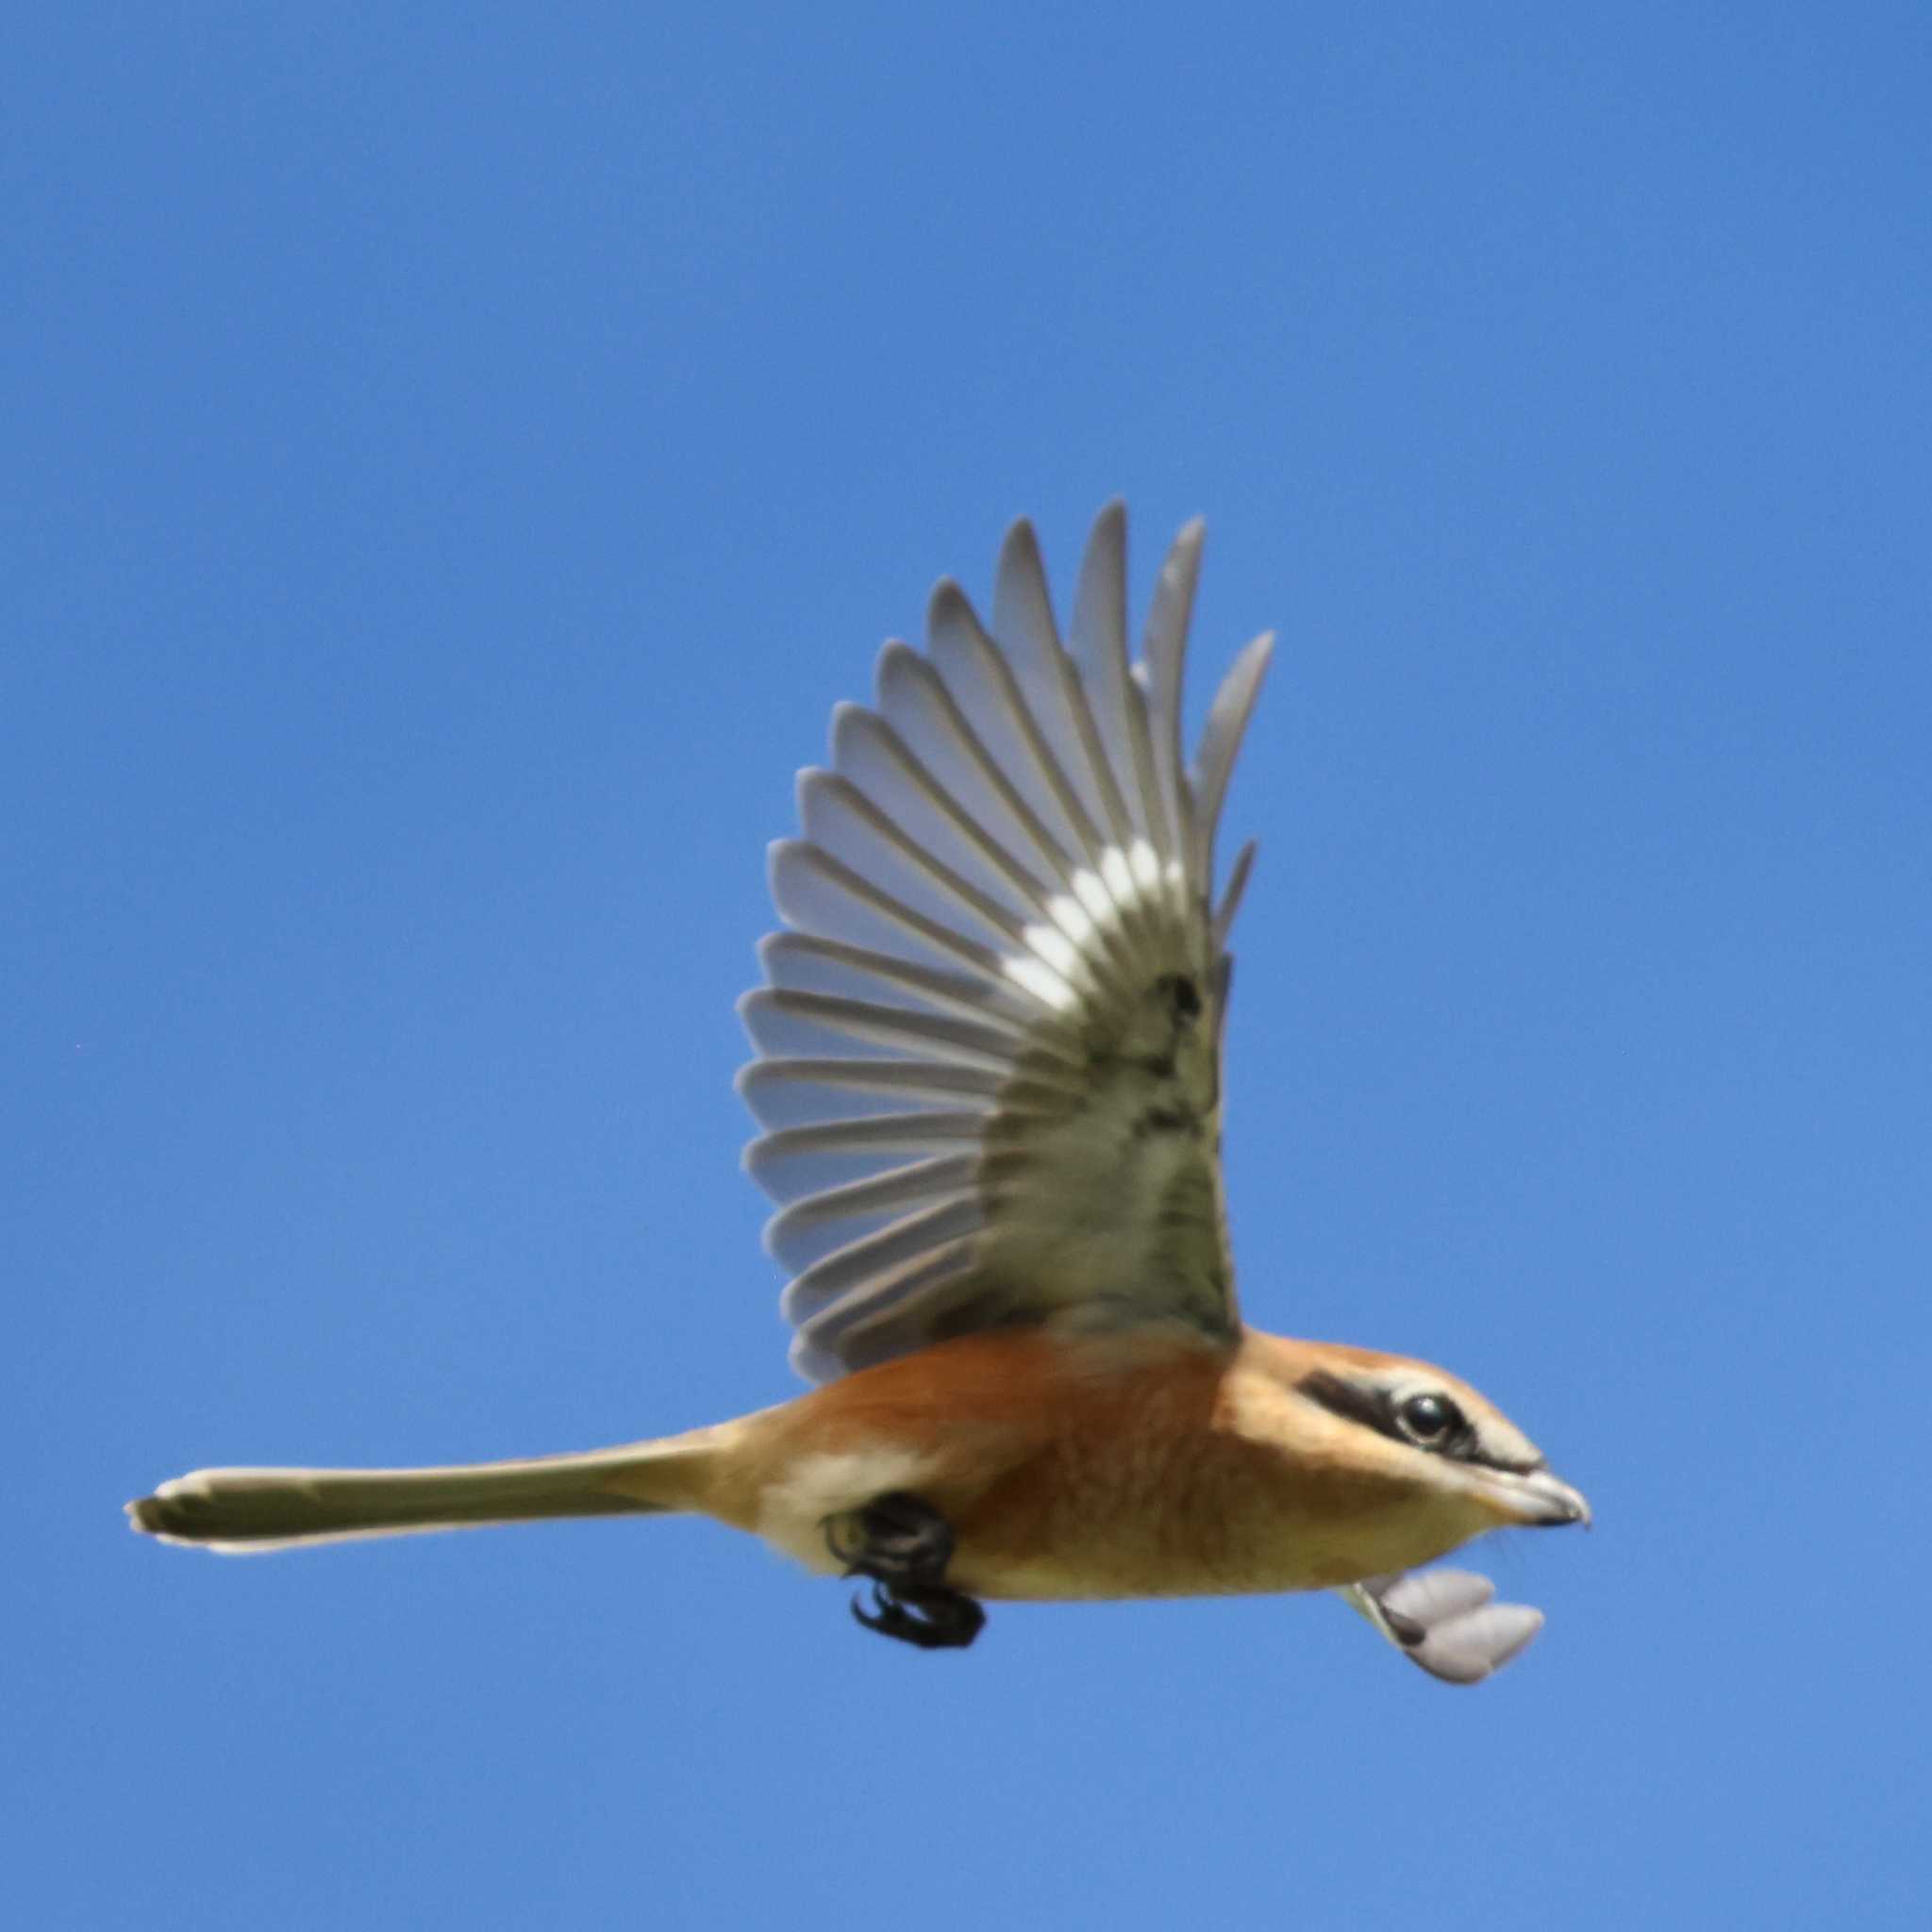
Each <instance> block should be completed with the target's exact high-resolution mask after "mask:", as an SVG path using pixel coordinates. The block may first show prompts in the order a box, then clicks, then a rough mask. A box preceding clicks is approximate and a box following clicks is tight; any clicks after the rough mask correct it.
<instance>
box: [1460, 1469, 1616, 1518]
mask: <svg viewBox="0 0 1932 1932" xmlns="http://www.w3.org/2000/svg"><path fill="white" fill-rule="evenodd" d="M1482 1474H1483V1480H1482V1485H1481V1487H1482V1493H1483V1495H1484V1497H1485V1499H1486V1500H1487V1501H1488V1502H1489V1503H1490V1504H1491V1507H1494V1508H1495V1509H1496V1511H1497V1512H1498V1513H1499V1514H1500V1515H1501V1516H1502V1518H1503V1520H1504V1521H1505V1522H1506V1523H1509V1524H1515V1525H1516V1526H1518V1527H1519V1528H1523V1529H1552V1528H1556V1527H1557V1526H1558V1525H1560V1524H1566V1523H1580V1524H1583V1526H1584V1528H1586V1529H1588V1528H1589V1527H1590V1522H1591V1517H1590V1505H1589V1504H1588V1503H1587V1502H1586V1501H1585V1500H1584V1497H1583V1492H1582V1491H1580V1490H1573V1489H1572V1488H1571V1487H1570V1485H1569V1484H1568V1483H1566V1482H1563V1481H1562V1480H1560V1479H1559V1478H1558V1477H1557V1476H1554V1475H1552V1474H1550V1472H1549V1471H1548V1470H1546V1469H1531V1470H1524V1471H1522V1472H1520V1473H1519V1472H1518V1471H1515V1470H1504V1469H1486V1470H1484V1471H1483V1473H1482Z"/></svg>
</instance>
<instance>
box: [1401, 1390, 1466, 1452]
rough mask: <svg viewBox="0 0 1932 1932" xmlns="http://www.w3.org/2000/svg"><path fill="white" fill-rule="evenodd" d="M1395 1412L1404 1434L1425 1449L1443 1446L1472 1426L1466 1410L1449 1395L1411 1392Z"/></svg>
mask: <svg viewBox="0 0 1932 1932" xmlns="http://www.w3.org/2000/svg"><path fill="white" fill-rule="evenodd" d="M1395 1415H1396V1420H1397V1421H1398V1422H1400V1423H1401V1424H1402V1430H1403V1433H1404V1434H1405V1435H1406V1436H1407V1437H1408V1439H1409V1440H1410V1441H1413V1442H1419V1443H1421V1445H1422V1446H1423V1447H1424V1449H1434V1448H1437V1447H1439V1446H1440V1445H1441V1443H1443V1442H1446V1441H1448V1440H1449V1439H1450V1437H1452V1436H1454V1435H1456V1434H1457V1433H1458V1432H1459V1431H1460V1430H1462V1429H1466V1428H1467V1427H1468V1426H1469V1424H1467V1423H1466V1422H1465V1421H1464V1420H1463V1415H1462V1411H1461V1410H1460V1409H1459V1408H1457V1406H1456V1405H1455V1404H1454V1403H1453V1402H1451V1401H1450V1400H1449V1398H1448V1397H1447V1396H1446V1395H1411V1396H1410V1397H1409V1398H1408V1400H1407V1402H1405V1403H1403V1404H1402V1406H1401V1407H1399V1408H1397V1410H1396V1411H1395Z"/></svg>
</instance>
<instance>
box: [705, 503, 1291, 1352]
mask: <svg viewBox="0 0 1932 1932" xmlns="http://www.w3.org/2000/svg"><path fill="white" fill-rule="evenodd" d="M1201 535H1202V531H1201V525H1199V524H1198V523H1194V524H1191V525H1188V527H1187V528H1186V529H1184V530H1183V531H1182V532H1181V533H1180V535H1179V537H1178V538H1177V539H1176V540H1175V541H1174V547H1173V548H1172V549H1171V550H1170V551H1169V553H1168V556H1167V559H1166V562H1165V563H1164V565H1163V566H1162V569H1161V572H1160V577H1159V582H1158V588H1157V590H1156V592H1155V598H1154V606H1153V609H1152V610H1151V612H1150V613H1149V615H1148V619H1147V623H1146V627H1145V630H1144V633H1143V635H1142V641H1141V659H1140V661H1139V662H1138V663H1133V662H1130V661H1129V656H1128V644H1127V612H1126V518H1125V513H1124V510H1123V509H1122V508H1121V506H1120V505H1118V504H1112V505H1109V506H1108V508H1106V509H1104V510H1103V511H1102V512H1101V514H1100V516H1099V518H1098V520H1097V521H1096V523H1095V524H1094V526H1093V533H1092V536H1091V539H1090V540H1089V542H1088V545H1087V553H1086V557H1085V559H1084V561H1083V562H1082V565H1081V569H1080V579H1079V588H1078V591H1077V592H1076V595H1075V598H1074V616H1073V623H1072V625H1071V628H1070V631H1069V633H1068V636H1067V638H1066V640H1065V641H1062V639H1061V636H1060V632H1059V630H1058V625H1056V623H1055V621H1054V614H1053V607H1052V604H1051V602H1050V601H1049V598H1048V595H1047V587H1046V575H1045V572H1044V570H1043V569H1042V567H1041V559H1040V549H1039V544H1038V542H1037V541H1036V540H1035V537H1034V534H1033V528H1032V525H1030V524H1027V523H1025V522H1024V521H1023V522H1021V523H1018V524H1015V525H1013V527H1012V528H1011V529H1010V530H1009V531H1008V533H1007V539H1006V542H1005V544H1004V546H1003V547H1002V549H1001V553H1000V560H999V570H998V576H997V581H996V587H995V590H994V592H993V610H992V623H991V628H990V629H989V628H988V627H986V626H984V625H982V624H981V623H980V620H979V619H978V617H977V616H976V615H975V614H974V609H973V607H972V606H971V605H970V604H969V603H968V602H967V600H966V597H965V595H964V593H963V592H962V591H960V590H959V588H958V585H957V584H955V583H953V582H951V581H950V580H948V581H942V582H941V584H940V585H939V586H938V588H937V589H936V590H935V591H934V592H933V596H932V602H931V607H930V609H929V612H928V616H927V625H926V650H925V652H924V655H922V654H920V653H919V652H917V651H914V650H912V649H911V648H910V647H909V646H908V645H906V644H903V643H897V642H893V643H889V644H887V646H886V647H885V650H884V652H883V654H882V655H881V657H880V658H879V662H878V698H877V703H876V707H875V708H871V709H868V708H864V707H862V706H858V705H841V707H839V708H838V709H837V710H836V711H835V712H834V713H833V719H832V758H831V767H830V769H829V770H810V771H806V772H803V773H801V774H799V780H798V800H799V815H800V818H801V820H802V821H803V829H804V836H803V837H802V838H799V839H791V840H785V841H780V842H779V843H777V844H775V845H774V847H773V848H772V858H771V874H772V896H773V898H774V902H775V903H776V906H777V909H778V913H779V916H780V917H781V918H782V919H783V920H784V921H785V924H786V925H787V926H788V927H789V928H790V930H788V931H784V932H779V933H774V934H773V935H772V936H771V937H770V938H768V939H767V940H766V941H764V943H763V945H762V947H761V949H760V950H761V956H762V959H763V963H764V969H765V976H766V980H767V984H766V985H765V986H763V987H760V988H759V989H758V990H757V991H754V992H750V993H747V994H746V995H745V997H744V999H743V1000H742V1002H741V1007H740V1010H741V1014H742V1017H743V1020H744V1024H745V1027H746V1029H747V1031H748V1032H749V1033H750V1035H751V1039H752V1043H753V1045H754V1047H755V1048H756V1050H757V1055H758V1057H757V1058H755V1059H754V1060H753V1061H752V1062H751V1063H750V1065H748V1066H747V1067H746V1068H745V1069H744V1071H743V1073H742V1074H741V1076H740V1082H739V1085H740V1091H741V1092H742V1093H743V1095H744V1098H745V1100H746V1102H747V1103H748V1105H749V1106H750V1108H751V1109H752V1111H753V1112H754V1114H756V1115H757V1117H758V1124H759V1125H760V1126H761V1127H762V1128H763V1129H764V1132H763V1133H762V1135H761V1136H760V1138H759V1139H758V1140H757V1141H753V1142H752V1144H751V1146H750V1148H749V1149H748V1150H747V1153H746V1157H745V1158H746V1165H747V1166H748V1167H749V1169H750V1171H751V1172H752V1174H754V1175H755V1176H756V1177H757V1178H758V1182H759V1183H760V1184H761V1185H762V1186H763V1187H764V1188H765V1189H766V1191H768V1192H769V1193H770V1194H771V1195H772V1196H773V1197H774V1199H775V1200H777V1201H778V1202H779V1203H780V1204H781V1205H780V1208H779V1211H778V1212H777V1213H776V1214H774V1216H773V1217H772V1220H771V1222H770V1223H769V1224H768V1225H767V1228H766V1242H767V1245H768V1246H769V1247H770V1249H771V1251H772V1252H773V1254H774V1256H776V1257H777V1258H778V1259H779V1260H780V1261H781V1262H782V1263H783V1264H784V1265H785V1266H786V1267H787V1268H789V1269H791V1271H792V1280H791V1286H790V1287H789V1288H788V1289H787V1290H786V1291H785V1297H784V1303H783V1307H784V1310H785V1313H786V1316H787V1318H788V1319H789V1320H790V1321H791V1322H792V1323H793V1324H795V1325H796V1327H797V1330H798V1334H797V1338H796V1340H795V1341H794V1343H793V1347H792V1360H793V1362H794V1364H795V1365H796V1366H797V1367H798V1368H799V1370H800V1371H801V1372H802V1373H803V1374H806V1375H807V1376H808V1377H810V1378H811V1379H813V1380H819V1381H823V1380H826V1379H829V1378H830V1377H832V1376H835V1375H838V1374H842V1373H844V1372H846V1371H848V1370H852V1369H858V1368H862V1367H865V1366H867V1365H869V1364H871V1363H874V1362H879V1361H884V1360H887V1359H889V1358H891V1357H894V1356H898V1355H904V1354H907V1353H909V1352H910V1351H912V1350H914V1349H918V1348H922V1347H924V1346H926V1345H928V1344H930V1343H932V1342H934V1341H941V1340H943V1339H946V1338H948V1337H951V1336H955V1335H959V1334H964V1333H968V1332H971V1331H973V1330H976V1329H982V1328H990V1327H995V1326H1004V1325H1008V1324H1027V1323H1041V1322H1046V1321H1050V1320H1055V1319H1057V1318H1058V1319H1070V1320H1074V1321H1079V1322H1091V1323H1093V1324H1132V1323H1140V1322H1146V1321H1155V1320H1161V1319H1174V1318H1180V1319H1182V1320H1185V1321H1188V1322H1191V1323H1192V1324H1197V1325H1198V1326H1199V1327H1201V1328H1203V1329H1204V1330H1208V1331H1209V1332H1212V1333H1215V1334H1222V1333H1225V1334H1228V1335H1230V1336H1231V1335H1232V1334H1233V1332H1234V1329H1235V1325H1236V1316H1235V1307H1234V1289H1233V1272H1232V1268H1231V1266H1230V1263H1229V1259H1228V1253H1227V1240H1226V1228H1225V1221H1224V1211H1223V1204H1222V1191H1221V1167H1220V1118H1221V1072H1220V1053H1221V1030H1222V1017H1223V1012H1224V1004H1225V1001H1226V997H1227V987H1228V965H1229V962H1228V958H1227V953H1226V947H1225V941H1226V936H1227V929H1228V925H1229V923H1230V922H1231V920H1232V919H1233V917H1234V912H1235V907H1236V902H1237V900H1238V899H1239V897H1240V894H1241V886H1242V884H1243V882H1244V881H1245V878H1246V875H1247V872H1248V866H1249V861H1250V859H1251V858H1252V855H1253V848H1252V847H1249V848H1247V849H1246V850H1244V851H1243V852H1242V853H1241V856H1240V858H1238V859H1237V860H1236V862H1235V864H1234V867H1233V869H1232V872H1231V874H1230V876H1229V880H1228V883H1227V886H1226V888H1225V889H1224V891H1223V893H1222V895H1221V897H1220V900H1219V902H1218V904H1217V903H1216V902H1215V900H1214V899H1213V896H1212V888H1213V874H1214V827H1215V822H1216V820H1217V819H1218V818H1219V817H1220V815H1221V808H1222V804H1223V801H1224V797H1225V795H1226V791H1227V782H1228V776H1229V774H1230V773H1231V771H1232V769H1233V766H1234V759H1235V753H1236V750H1237V748H1238V747H1239V745H1240V743H1241V733H1242V730H1243V728H1244V727H1245V725H1246V724H1247V721H1248V716H1249V713H1250V712H1251V711H1252V709H1253V708H1254V704H1255V699H1256V696H1257V692H1258V691H1259V688H1260V683H1261V675H1262V672H1263V670H1264V668H1265V666H1266V664H1267V661H1268V654H1269V650H1270V648H1271V645H1272V642H1273V640H1272V639H1271V638H1270V637H1267V636H1262V637H1259V638H1257V639H1256V640H1255V641H1253V642H1252V643H1251V644H1249V645H1248V646H1247V648H1246V649H1245V650H1244V651H1242V653H1241V656H1240V657H1239V658H1237V659H1236V660H1235V664H1234V667H1233V669H1232V670H1231V671H1230V672H1229V673H1228V675H1227V677H1226V680H1225V681H1224V683H1223V685H1222V687H1221V690H1220V692H1219V694H1218V695H1217V696H1216V698H1215V700H1214V704H1213V707H1212V708H1211V710H1210V712H1209V715H1208V724H1207V727H1206V729H1205V731H1204V732H1203V734H1202V739H1201V745H1200V750H1199V753H1198V755H1197V757H1196V758H1195V760H1194V762H1193V765H1192V767H1191V769H1190V768H1189V767H1188V766H1187V765H1186V764H1185V763H1184V761H1183V758H1182V753H1181V718H1180V708H1181V679H1182V669H1183V656H1184V652H1185V647H1186V642H1187V630H1188V620H1189V614H1190V611H1191V607H1192V603H1193V594H1194V581H1195V575H1196V572H1197V570H1198V567H1199V561H1200V552H1201Z"/></svg>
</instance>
